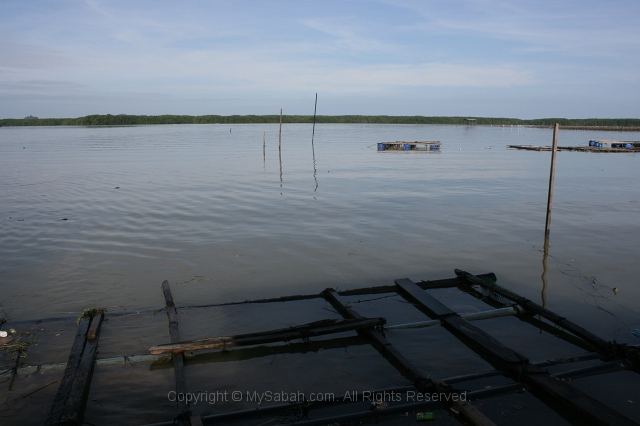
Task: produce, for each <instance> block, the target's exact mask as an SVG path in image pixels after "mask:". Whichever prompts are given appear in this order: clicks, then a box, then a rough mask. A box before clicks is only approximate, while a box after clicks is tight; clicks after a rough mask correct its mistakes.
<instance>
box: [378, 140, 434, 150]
mask: <svg viewBox="0 0 640 426" xmlns="http://www.w3.org/2000/svg"><path fill="white" fill-rule="evenodd" d="M439 149H440V141H423V142H418V141H415V142H403V141H395V142H378V151H437V150H439Z"/></svg>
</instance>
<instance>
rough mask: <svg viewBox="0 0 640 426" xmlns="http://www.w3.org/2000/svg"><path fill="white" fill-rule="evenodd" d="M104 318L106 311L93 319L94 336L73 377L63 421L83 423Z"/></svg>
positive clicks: (86, 345)
mask: <svg viewBox="0 0 640 426" xmlns="http://www.w3.org/2000/svg"><path fill="white" fill-rule="evenodd" d="M103 320H104V312H101V311H100V312H98V313H96V314H95V315H94V316H93V318H92V319H91V326H90V327H89V331H91V330H93V333H94V336H93V339H92V340H89V339H88V333H87V343H86V344H85V346H84V351H83V352H82V358H81V359H80V364H79V365H78V371H77V372H76V375H75V377H74V378H73V383H72V385H71V389H70V391H69V395H68V397H67V401H66V402H65V405H64V409H63V411H62V415H61V422H62V423H69V424H82V422H83V419H84V411H85V408H86V406H87V399H88V398H89V392H90V390H91V379H92V378H93V370H94V367H95V362H96V355H97V353H98V340H99V337H100V327H101V325H102V321H103Z"/></svg>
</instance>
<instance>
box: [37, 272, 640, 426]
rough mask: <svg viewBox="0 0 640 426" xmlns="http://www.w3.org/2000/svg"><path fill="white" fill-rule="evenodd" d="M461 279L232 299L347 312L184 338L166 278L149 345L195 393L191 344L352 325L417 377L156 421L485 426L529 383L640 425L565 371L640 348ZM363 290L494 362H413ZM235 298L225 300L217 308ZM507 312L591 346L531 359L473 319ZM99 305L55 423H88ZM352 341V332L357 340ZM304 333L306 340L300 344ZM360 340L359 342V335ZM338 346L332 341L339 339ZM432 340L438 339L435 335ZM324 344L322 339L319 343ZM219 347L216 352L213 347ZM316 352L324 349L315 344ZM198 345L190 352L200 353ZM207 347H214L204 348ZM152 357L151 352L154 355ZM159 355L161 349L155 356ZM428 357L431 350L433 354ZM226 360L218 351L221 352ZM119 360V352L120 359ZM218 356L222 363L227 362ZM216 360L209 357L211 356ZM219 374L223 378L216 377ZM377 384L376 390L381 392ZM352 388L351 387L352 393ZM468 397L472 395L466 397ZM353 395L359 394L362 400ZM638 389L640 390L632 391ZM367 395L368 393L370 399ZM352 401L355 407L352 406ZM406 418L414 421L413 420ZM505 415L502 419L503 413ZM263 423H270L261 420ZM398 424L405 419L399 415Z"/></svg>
mask: <svg viewBox="0 0 640 426" xmlns="http://www.w3.org/2000/svg"><path fill="white" fill-rule="evenodd" d="M455 274H456V277H455V278H450V279H444V280H436V281H421V282H413V281H411V280H409V279H406V278H404V279H399V280H395V282H394V283H393V284H391V285H386V286H378V287H367V288H360V289H352V290H346V291H337V290H335V289H332V288H327V289H325V290H324V291H322V292H321V293H317V294H306V295H294V296H285V297H280V298H273V299H261V300H245V301H240V302H233V303H230V304H255V303H283V302H288V301H294V300H308V299H324V300H326V301H327V302H328V303H329V304H331V306H333V308H334V309H335V310H336V311H337V312H338V313H339V314H340V315H341V316H342V317H343V319H342V320H338V319H334V318H332V319H326V320H321V321H316V322H313V323H309V324H302V325H298V326H294V327H289V328H285V329H282V328H281V329H277V330H271V331H266V332H265V331H263V332H259V333H250V334H243V335H235V336H226V337H224V336H223V337H220V336H203V337H202V338H201V339H197V340H191V341H181V340H180V336H179V331H178V320H179V311H180V309H182V308H179V307H176V306H175V304H174V301H173V297H172V295H171V289H170V288H169V284H168V282H167V281H164V282H163V283H162V291H163V294H164V298H165V301H166V307H165V310H166V313H167V318H168V325H169V331H170V333H169V335H170V343H162V344H160V345H157V346H154V347H152V348H150V349H149V352H150V353H151V354H163V353H165V354H170V355H171V357H172V359H173V368H174V370H175V390H176V393H177V394H183V395H184V394H186V393H187V392H188V389H189V388H188V381H187V378H188V375H186V374H185V373H186V371H187V370H188V369H189V363H186V362H185V361H186V360H187V359H186V358H185V352H186V351H188V352H189V353H190V357H191V359H192V360H193V359H195V358H198V357H199V358H200V359H199V361H197V362H195V361H194V363H202V362H207V359H210V358H211V357H213V358H216V354H218V353H220V351H222V352H225V353H229V348H232V347H238V346H251V345H254V346H255V345H259V344H264V343H273V342H285V343H287V344H286V345H285V346H278V348H280V349H279V350H281V351H286V352H287V353H296V352H304V351H308V350H309V349H308V348H311V350H313V347H315V346H314V342H313V341H312V340H311V339H312V338H315V337H316V336H321V335H322V336H329V335H331V334H337V333H344V332H349V331H350V332H353V333H357V334H358V336H359V339H360V340H359V342H358V343H357V344H370V345H372V346H373V347H374V348H375V349H376V350H377V351H378V352H379V353H380V354H381V355H382V356H383V357H384V358H385V359H386V360H387V361H388V362H389V363H390V364H391V365H392V366H393V367H395V368H396V369H397V370H398V372H400V373H401V374H402V375H403V376H404V377H405V378H407V379H408V380H409V382H410V383H411V385H405V386H396V387H394V388H388V389H383V390H380V392H382V391H384V392H397V393H398V395H403V396H404V399H401V400H400V401H395V402H394V403H393V404H389V405H388V406H387V404H385V405H382V404H379V405H376V404H374V405H372V406H371V408H370V409H367V410H364V411H362V408H361V407H362V406H361V405H357V404H355V401H358V395H359V394H357V393H353V394H352V395H351V396H350V397H346V396H345V397H340V398H335V399H333V400H327V401H320V402H314V403H313V404H310V403H309V401H306V399H305V400H303V401H295V402H290V403H287V404H279V405H273V406H267V407H260V408H259V409H258V407H256V409H252V410H241V411H236V412H231V413H225V414H214V415H204V416H197V415H193V413H192V411H191V408H190V406H189V403H188V402H185V401H184V400H182V401H180V400H178V401H177V402H176V406H175V411H174V414H173V415H172V416H171V418H168V419H167V421H166V422H164V423H157V424H156V426H160V425H163V426H165V425H166V426H170V425H191V426H196V425H206V424H226V423H230V422H236V421H240V420H243V419H254V418H257V417H260V416H264V415H267V414H268V415H269V416H270V417H274V416H275V419H273V420H270V421H269V422H268V423H271V422H273V421H276V420H277V419H278V416H285V414H282V413H285V412H286V413H288V414H286V416H287V417H282V421H286V422H287V423H291V422H295V423H296V424H297V425H327V424H345V423H348V424H351V423H352V422H376V423H377V422H380V421H384V420H385V419H388V418H391V417H393V418H395V419H396V422H397V421H398V413H409V412H411V413H413V412H415V411H417V410H425V409H442V408H446V409H448V410H450V412H451V413H454V414H455V416H457V417H458V418H459V420H460V422H461V423H462V424H473V425H479V426H490V425H494V424H495V423H494V421H492V420H491V418H490V416H487V415H486V414H485V413H483V410H482V407H481V406H480V405H479V404H478V403H477V401H479V400H481V399H483V398H487V397H490V396H496V395H501V394H510V393H514V392H522V391H523V390H524V389H527V390H529V391H530V392H531V394H532V395H534V396H535V397H536V398H538V399H539V401H541V402H542V403H544V404H545V405H546V406H548V407H549V408H551V409H552V410H553V411H555V412H556V413H557V414H559V415H560V416H561V417H562V418H564V419H565V420H566V421H567V422H569V423H571V424H575V425H610V424H616V425H638V423H636V422H635V421H633V420H631V419H629V418H628V417H626V416H624V415H623V414H621V413H619V412H617V411H615V410H613V409H612V408H610V407H609V406H607V405H605V404H603V403H602V402H600V401H598V400H597V399H594V398H593V397H591V396H589V395H587V394H585V393H583V392H582V391H580V390H578V389H577V388H575V387H573V386H572V385H570V384H569V383H567V382H566V381H564V380H565V379H570V378H576V377H587V376H591V375H596V374H605V373H610V372H616V371H621V370H629V371H633V372H635V373H638V372H640V349H639V348H638V347H634V346H627V345H624V344H618V343H616V342H615V341H614V342H608V341H605V340H603V339H601V338H599V337H598V336H596V335H594V334H593V333H591V332H589V331H588V330H586V329H584V328H582V327H580V326H579V325H577V324H575V323H573V322H571V321H570V320H568V319H567V318H564V317H562V316H560V315H557V314H555V313H553V312H551V311H549V310H548V309H545V308H544V307H542V306H540V305H538V304H536V303H534V302H533V301H531V300H529V299H527V298H525V297H522V296H520V295H518V294H516V293H513V292H512V291H509V290H507V289H505V288H503V287H500V286H498V285H497V284H496V276H495V275H494V274H484V275H478V276H476V275H471V274H469V273H467V272H464V271H461V270H456V271H455ZM439 288H458V289H459V290H461V291H462V292H464V293H466V294H468V295H471V296H473V297H475V298H477V299H479V300H481V301H483V302H485V303H486V304H488V305H489V306H491V307H492V308H494V309H490V310H488V311H486V312H480V313H476V314H473V315H460V314H459V313H457V312H455V311H453V310H452V309H451V308H449V307H448V306H445V305H444V304H443V303H442V302H440V301H439V300H438V299H436V298H435V297H434V296H432V295H431V294H430V292H429V290H432V289H439ZM365 294H392V295H393V294H397V295H400V296H401V297H402V298H403V299H405V300H406V301H407V302H408V304H407V305H406V309H414V308H415V309H418V310H419V311H421V312H422V313H423V314H424V315H425V321H424V322H421V323H410V324H404V325H396V326H389V327H388V330H391V329H393V328H406V329H412V328H418V327H422V326H424V327H429V326H437V325H442V327H443V328H444V330H446V331H447V332H449V333H450V334H451V335H452V336H453V337H455V338H456V339H458V340H459V341H460V342H461V343H462V344H464V345H465V346H466V347H467V348H468V349H469V350H470V351H472V352H474V353H475V354H477V355H478V356H480V357H481V358H482V359H484V360H485V361H486V362H488V363H489V364H490V365H491V366H492V367H493V368H494V370H489V371H480V372H477V373H473V374H468V375H465V376H458V377H453V378H448V379H446V378H445V379H435V378H431V377H430V375H427V374H425V372H423V371H421V369H420V368H418V367H416V366H415V365H413V364H412V363H411V362H410V361H409V360H408V359H407V358H405V356H404V355H403V354H402V352H400V351H399V350H398V348H396V347H395V346H393V345H392V344H391V343H390V342H389V341H388V340H387V339H386V337H385V325H386V319H385V318H366V317H363V316H362V315H361V314H360V313H359V312H358V311H357V310H356V309H355V308H354V306H353V305H351V304H350V303H349V301H348V300H347V299H346V297H348V296H354V295H365ZM221 305H229V304H217V305H215V306H221ZM211 306H214V305H200V306H191V307H188V308H189V309H195V308H205V307H211ZM504 315H516V316H517V318H518V319H520V320H521V321H523V322H525V323H528V324H530V325H532V326H535V327H536V328H539V329H540V330H544V331H546V332H547V333H549V334H551V335H553V336H555V337H557V338H559V339H562V340H564V341H566V342H569V343H571V344H573V345H575V346H577V347H578V348H581V349H583V350H587V351H588V353H586V354H585V353H582V354H579V355H576V356H574V357H568V358H563V359H560V360H553V359H552V360H547V361H544V362H541V363H534V362H532V361H530V360H529V359H528V358H527V357H526V356H525V355H523V354H520V353H518V352H516V351H515V350H513V349H511V348H510V347H509V346H508V345H507V344H506V343H504V342H500V341H499V340H497V339H496V338H495V337H493V336H491V335H490V334H488V333H487V332H485V331H483V330H482V329H480V328H478V327H476V326H474V325H472V324H471V323H470V321H471V320H476V321H479V320H483V319H486V318H496V317H499V316H504ZM104 316H105V314H104V312H103V311H101V310H98V311H95V312H93V313H92V314H91V315H88V316H86V317H84V318H82V319H81V321H80V323H79V325H78V331H77V334H76V339H75V342H74V344H73V348H72V349H71V353H70V355H69V361H68V364H67V368H66V370H65V373H64V377H63V379H62V380H61V382H60V386H59V389H58V392H57V395H56V397H55V399H54V402H53V406H52V408H51V414H50V416H49V419H48V421H47V423H46V424H47V425H81V424H83V417H84V411H85V407H86V402H87V399H88V397H89V392H90V386H91V379H92V373H93V366H94V365H95V363H96V351H97V345H98V339H99V334H100V325H101V323H102V321H103V319H104ZM344 339H345V337H344V335H339V336H338V337H334V338H333V339H328V340H327V339H326V338H325V339H324V340H322V341H321V342H322V348H330V347H341V346H340V345H341V344H342V342H343V341H344ZM351 339H353V338H351ZM294 340H300V341H301V343H293V341H294ZM351 344H353V343H351ZM332 345H333V346H332ZM432 345H433V342H432ZM316 346H317V345H316ZM212 349H215V350H216V351H215V352H211V351H212ZM252 350H253V352H251V354H250V355H246V356H248V357H260V356H269V355H270V354H271V352H270V351H264V350H263V351H261V350H260V349H259V348H255V349H252ZM316 350H318V349H316ZM194 351H195V352H200V353H199V354H195V355H194V354H192V352H194ZM205 351H206V352H205ZM233 351H248V349H246V348H244V349H243V348H239V349H235V348H234V349H233ZM147 356H149V355H147ZM157 356H159V355H157ZM246 356H245V358H243V357H242V356H240V357H238V358H234V357H229V358H226V359H225V361H227V362H233V361H234V360H238V359H246ZM424 356H425V357H427V358H428V357H429V353H425V355H424ZM217 358H219V357H217ZM119 359H121V358H119ZM598 359H600V360H601V362H599V363H597V364H596V365H590V366H587V367H583V368H578V369H573V370H568V371H565V372H562V373H556V374H550V373H549V371H548V370H546V369H545V368H546V367H549V366H552V365H558V364H568V363H576V362H583V361H587V360H591V361H593V360H598ZM220 361H221V360H220V359H217V361H216V362H220ZM209 362H211V361H209ZM500 375H502V376H505V377H507V378H510V379H511V382H510V383H509V384H506V385H500V386H493V387H492V386H480V387H479V388H478V389H476V390H473V391H469V392H467V391H463V390H462V389H460V388H457V387H455V386H454V385H455V384H456V383H461V382H470V381H472V380H481V379H484V378H488V377H495V376H500ZM211 380H212V382H213V381H215V377H212V378H211ZM416 391H417V392H421V393H423V394H427V393H438V394H439V395H443V397H441V398H440V399H438V400H433V399H431V400H422V401H415V400H410V399H409V397H408V395H409V393H411V392H413V394H415V392H416ZM373 392H376V391H373ZM347 395H349V393H348V392H347ZM463 396H464V397H463ZM354 397H355V400H354ZM634 397H637V395H634ZM362 400H363V399H361V400H360V401H362ZM349 404H351V405H349ZM345 405H346V406H353V407H356V409H355V410H351V411H349V410H347V411H348V412H347V413H346V414H345V410H344V409H341V410H340V414H335V415H331V416H328V417H327V416H326V415H325V416H323V415H318V414H316V410H317V409H319V408H323V407H324V408H326V407H333V406H335V407H337V406H343V408H344V406H345ZM292 407H293V408H295V413H296V415H295V419H293V420H292V419H291V409H292ZM406 420H407V421H406V423H409V422H412V421H413V420H412V419H411V418H407V419H406ZM500 420H501V422H502V423H504V419H500ZM263 424H265V423H263ZM396 424H397V423H396Z"/></svg>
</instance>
